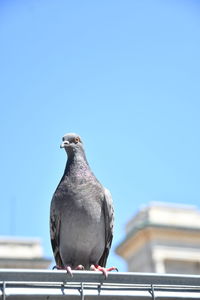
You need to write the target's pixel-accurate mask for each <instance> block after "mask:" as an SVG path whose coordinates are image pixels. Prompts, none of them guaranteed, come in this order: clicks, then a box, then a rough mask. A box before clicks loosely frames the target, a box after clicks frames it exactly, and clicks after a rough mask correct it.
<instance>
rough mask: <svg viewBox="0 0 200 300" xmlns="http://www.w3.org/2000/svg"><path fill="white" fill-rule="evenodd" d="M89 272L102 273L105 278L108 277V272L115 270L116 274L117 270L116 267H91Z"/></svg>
mask: <svg viewBox="0 0 200 300" xmlns="http://www.w3.org/2000/svg"><path fill="white" fill-rule="evenodd" d="M90 270H93V271H100V272H102V273H103V274H104V276H105V278H107V277H108V272H110V271H113V270H115V271H117V272H118V269H117V268H116V267H111V268H104V267H101V266H99V265H91V267H90Z"/></svg>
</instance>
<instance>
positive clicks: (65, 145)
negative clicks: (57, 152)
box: [60, 141, 69, 148]
mask: <svg viewBox="0 0 200 300" xmlns="http://www.w3.org/2000/svg"><path fill="white" fill-rule="evenodd" d="M68 145H69V142H68V141H64V142H63V143H62V144H61V145H60V148H65V147H67V146H68Z"/></svg>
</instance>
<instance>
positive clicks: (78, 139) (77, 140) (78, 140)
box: [74, 136, 80, 144]
mask: <svg viewBox="0 0 200 300" xmlns="http://www.w3.org/2000/svg"><path fill="white" fill-rule="evenodd" d="M74 141H75V143H76V144H77V143H78V142H80V138H79V137H78V136H77V137H76V138H75V139H74Z"/></svg>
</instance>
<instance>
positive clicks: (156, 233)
mask: <svg viewBox="0 0 200 300" xmlns="http://www.w3.org/2000/svg"><path fill="white" fill-rule="evenodd" d="M116 253H117V254H118V255H120V256H121V257H123V258H124V259H125V260H126V262H127V265H128V271H132V272H157V273H183V274H184V273H185V274H200V211H199V210H198V209H197V208H196V207H194V206H187V205H174V204H168V203H152V204H151V205H149V206H147V207H144V208H143V209H141V210H140V211H139V212H138V213H137V214H136V216H134V217H133V219H132V220H130V222H128V224H127V225H126V237H125V239H124V241H123V242H122V243H121V244H120V245H119V246H118V247H117V249H116Z"/></svg>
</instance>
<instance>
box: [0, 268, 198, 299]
mask: <svg viewBox="0 0 200 300" xmlns="http://www.w3.org/2000/svg"><path fill="white" fill-rule="evenodd" d="M0 285H1V287H0V299H3V300H6V299H11V300H13V299H14V300H18V299H36V300H43V299H49V300H50V299H51V300H57V299H79V300H80V299H81V300H87V299H99V300H100V299H110V300H111V299H112V300H113V299H120V300H123V299H130V297H131V299H140V300H148V299H152V300H154V299H157V300H158V299H163V300H164V299H170V300H171V299H176V300H177V299H200V276H197V275H175V274H173V275H171V274H154V273H153V274H151V273H131V272H127V273H120V272H119V273H117V272H112V273H109V275H108V278H106V279H105V277H104V275H103V274H102V273H100V272H92V271H73V277H71V276H70V275H69V274H67V272H66V271H57V270H53V271H51V270H27V269H23V270H22V269H20V270H19V269H0Z"/></svg>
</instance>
